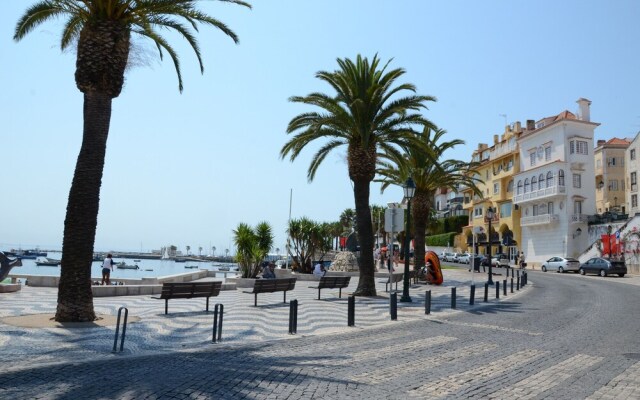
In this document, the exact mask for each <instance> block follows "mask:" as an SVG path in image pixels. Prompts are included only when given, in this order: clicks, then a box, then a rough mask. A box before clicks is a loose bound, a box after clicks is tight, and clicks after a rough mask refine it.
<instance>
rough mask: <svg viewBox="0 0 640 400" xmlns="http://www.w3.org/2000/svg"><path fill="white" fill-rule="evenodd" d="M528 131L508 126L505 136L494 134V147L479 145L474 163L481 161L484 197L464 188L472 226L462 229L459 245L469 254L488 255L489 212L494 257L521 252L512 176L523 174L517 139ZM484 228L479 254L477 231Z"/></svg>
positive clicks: (515, 125) (465, 207)
mask: <svg viewBox="0 0 640 400" xmlns="http://www.w3.org/2000/svg"><path fill="white" fill-rule="evenodd" d="M523 132H526V129H524V130H523V129H522V127H521V125H520V122H516V123H514V124H513V125H509V126H507V127H506V128H505V131H504V133H503V134H502V135H494V137H493V145H492V146H489V145H487V144H484V143H480V144H479V145H478V148H477V149H476V150H475V151H474V152H473V154H472V160H473V161H475V162H479V163H480V166H479V168H478V173H479V176H478V178H479V179H480V180H481V181H482V182H479V183H478V184H477V186H478V189H480V191H481V193H482V195H481V196H479V195H477V194H474V193H473V192H472V191H471V189H469V188H463V189H461V192H462V194H463V208H464V209H465V210H467V211H468V213H469V225H468V226H466V227H465V228H464V229H463V232H462V237H460V238H459V240H458V243H459V244H461V246H460V247H463V248H465V246H466V250H467V251H469V252H477V253H480V254H485V253H486V252H487V246H488V244H489V241H488V236H489V235H488V234H487V233H488V229H489V221H488V219H487V218H486V215H487V209H488V208H489V207H491V208H492V209H493V210H494V217H493V219H492V220H491V232H492V235H491V254H496V253H505V254H508V255H509V256H510V258H511V259H513V258H514V257H515V255H516V254H517V252H518V243H519V242H520V238H521V236H520V210H518V209H517V207H514V206H513V204H512V199H513V190H514V185H513V176H514V175H515V174H517V173H519V172H520V170H519V169H520V162H519V151H518V142H517V139H518V137H520V135H521V134H522V133H523ZM477 227H482V228H483V230H484V233H480V234H478V235H476V239H475V243H476V249H477V251H474V250H473V248H472V242H473V236H472V232H474V228H476V230H475V231H476V232H477V231H478V228H477Z"/></svg>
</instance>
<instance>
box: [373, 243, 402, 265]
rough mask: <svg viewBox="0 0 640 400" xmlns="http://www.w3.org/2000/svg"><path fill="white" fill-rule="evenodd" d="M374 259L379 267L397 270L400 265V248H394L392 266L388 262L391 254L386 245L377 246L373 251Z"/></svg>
mask: <svg viewBox="0 0 640 400" xmlns="http://www.w3.org/2000/svg"><path fill="white" fill-rule="evenodd" d="M373 259H374V260H375V261H376V266H377V267H378V269H383V268H391V269H392V270H395V269H396V267H397V266H398V265H400V252H399V251H398V250H394V252H393V256H392V258H391V266H390V267H389V264H388V263H389V254H388V251H387V248H386V247H382V248H376V249H375V251H374V253H373Z"/></svg>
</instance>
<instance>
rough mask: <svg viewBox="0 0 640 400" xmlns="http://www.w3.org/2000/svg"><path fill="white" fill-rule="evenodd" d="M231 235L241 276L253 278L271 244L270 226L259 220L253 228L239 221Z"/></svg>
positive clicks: (271, 233) (258, 270)
mask: <svg viewBox="0 0 640 400" xmlns="http://www.w3.org/2000/svg"><path fill="white" fill-rule="evenodd" d="M233 235H234V237H233V241H234V243H235V245H236V262H237V263H238V265H239V266H240V271H241V274H242V278H255V277H256V275H258V273H259V272H260V263H261V262H262V261H263V260H264V258H265V257H266V256H267V254H268V253H269V249H270V248H271V246H272V245H273V232H272V229H271V226H270V225H269V224H268V223H267V222H261V223H259V224H258V225H257V226H256V227H255V229H254V228H251V226H249V225H247V224H245V223H243V222H241V223H240V224H238V227H237V228H236V229H235V230H234V231H233ZM227 253H228V250H227Z"/></svg>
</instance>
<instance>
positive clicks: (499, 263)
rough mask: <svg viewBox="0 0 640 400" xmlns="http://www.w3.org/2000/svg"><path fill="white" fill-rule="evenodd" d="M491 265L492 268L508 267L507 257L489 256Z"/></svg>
mask: <svg viewBox="0 0 640 400" xmlns="http://www.w3.org/2000/svg"><path fill="white" fill-rule="evenodd" d="M491 265H492V266H494V267H508V266H509V256H508V255H506V254H504V253H498V254H494V255H493V256H491Z"/></svg>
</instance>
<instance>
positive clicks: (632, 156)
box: [629, 149, 636, 160]
mask: <svg viewBox="0 0 640 400" xmlns="http://www.w3.org/2000/svg"><path fill="white" fill-rule="evenodd" d="M629 158H630V159H632V160H635V159H636V149H631V150H629Z"/></svg>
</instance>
